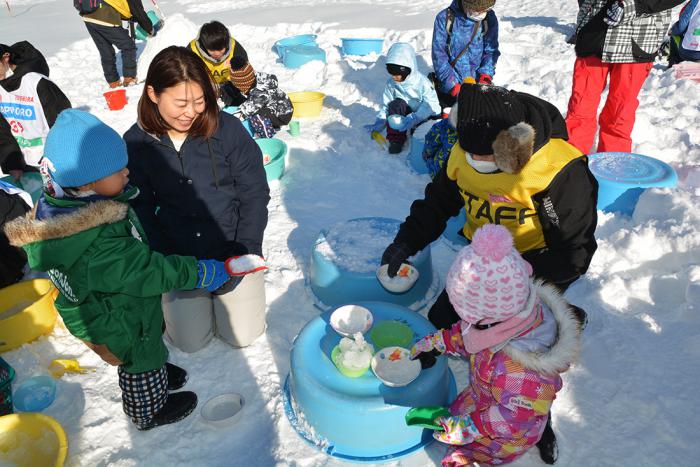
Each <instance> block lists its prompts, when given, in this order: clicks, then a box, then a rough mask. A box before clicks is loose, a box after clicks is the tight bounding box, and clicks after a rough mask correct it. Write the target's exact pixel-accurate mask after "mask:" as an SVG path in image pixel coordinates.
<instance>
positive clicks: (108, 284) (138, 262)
mask: <svg viewBox="0 0 700 467" xmlns="http://www.w3.org/2000/svg"><path fill="white" fill-rule="evenodd" d="M136 193H138V191H137V190H136V189H131V190H129V191H128V192H126V193H124V194H122V195H119V196H118V197H115V198H112V199H105V200H99V201H94V202H85V201H80V200H76V199H71V200H65V199H55V198H51V197H49V196H48V195H44V197H42V199H40V201H39V205H40V207H39V209H42V208H46V209H48V210H49V211H51V212H52V214H53V213H55V212H57V211H58V212H59V213H60V212H61V211H65V212H66V213H65V214H64V213H60V214H58V215H52V216H51V217H46V218H45V219H43V220H39V219H37V217H36V211H37V210H36V209H34V210H33V211H32V212H30V213H27V215H26V216H25V217H20V218H18V219H15V220H14V221H12V222H10V223H8V224H7V225H6V226H5V232H6V234H7V237H8V238H9V239H10V242H11V243H12V244H13V245H15V246H21V247H22V248H24V250H25V251H26V252H27V256H28V259H29V265H30V266H31V268H32V269H35V270H39V271H46V272H47V273H48V274H49V277H50V278H51V280H52V282H53V283H54V284H55V285H56V287H57V288H58V290H59V291H60V292H61V293H60V294H59V296H58V298H57V299H56V309H57V310H58V312H59V313H60V314H61V317H62V318H63V322H64V323H65V325H66V327H67V328H68V330H69V331H70V332H71V334H73V335H74V336H75V337H77V338H79V339H82V340H85V341H88V342H90V343H92V344H98V345H99V344H103V345H106V346H107V347H108V349H109V350H110V351H111V352H112V353H113V354H114V355H115V356H116V357H117V358H119V359H120V360H121V361H122V362H123V367H122V368H123V370H124V371H126V372H128V373H142V372H145V371H150V370H154V369H157V368H160V367H161V366H163V365H164V364H165V361H166V358H167V356H168V350H167V348H166V347H165V345H164V343H163V338H162V325H163V312H162V309H161V294H162V293H164V292H168V291H170V290H173V289H185V290H187V289H193V288H194V287H195V284H196V281H197V261H196V259H195V258H194V257H191V256H175V255H173V256H163V255H162V254H160V253H157V252H154V251H151V250H150V248H149V247H148V245H147V244H146V243H145V234H144V232H143V230H142V228H141V225H140V223H139V221H138V218H137V217H136V215H135V214H134V212H133V211H132V210H131V209H130V208H129V205H128V204H127V201H128V200H129V199H130V198H131V197H133V196H135V194H136ZM42 203H46V204H45V206H41V204H42Z"/></svg>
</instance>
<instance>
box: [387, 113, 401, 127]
mask: <svg viewBox="0 0 700 467" xmlns="http://www.w3.org/2000/svg"><path fill="white" fill-rule="evenodd" d="M403 119H404V117H402V116H401V115H389V116H388V117H387V121H388V122H389V126H390V127H391V128H393V129H394V130H398V129H399V128H400V127H401V124H402V123H403Z"/></svg>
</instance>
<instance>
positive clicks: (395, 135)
mask: <svg viewBox="0 0 700 467" xmlns="http://www.w3.org/2000/svg"><path fill="white" fill-rule="evenodd" d="M411 112H413V110H411V108H410V107H409V106H408V104H407V103H406V101H405V100H403V99H399V98H397V99H394V100H393V101H391V102H389V105H388V106H387V108H386V114H387V116H389V115H401V116H402V117H405V116H406V115H408V114H410V113H411ZM386 139H388V140H389V141H390V142H392V143H400V144H403V143H404V142H406V132H405V131H399V130H394V129H393V128H391V127H390V126H389V124H388V123H387V124H386Z"/></svg>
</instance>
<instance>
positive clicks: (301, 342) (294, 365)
mask: <svg viewBox="0 0 700 467" xmlns="http://www.w3.org/2000/svg"><path fill="white" fill-rule="evenodd" d="M357 304H358V305H361V306H363V307H366V308H368V309H369V310H370V311H371V312H372V315H373V316H374V324H373V326H376V325H377V324H379V323H382V322H386V321H399V322H402V323H404V324H406V325H408V326H409V327H410V328H411V330H412V331H413V338H412V341H411V345H412V344H413V343H415V342H416V341H417V340H418V339H419V338H421V337H423V336H425V335H427V334H430V333H432V332H435V327H434V326H433V325H432V324H430V322H429V321H428V320H427V319H425V318H424V317H423V316H421V315H420V314H418V313H416V312H415V311H412V310H410V309H408V308H404V307H401V306H398V305H394V304H390V303H382V302H357ZM333 311H334V310H333V309H332V310H329V311H327V312H325V313H323V314H321V315H320V316H318V317H316V318H314V319H312V320H311V321H310V322H309V323H307V324H306V326H305V327H304V328H303V329H302V330H301V332H300V333H299V335H298V336H297V337H296V339H295V341H294V345H293V347H292V352H291V365H290V373H289V376H288V377H287V381H286V383H285V392H284V396H285V412H286V413H287V416H288V417H289V419H290V422H291V424H292V426H293V427H294V428H295V429H296V430H297V432H298V433H299V434H300V435H301V436H302V437H303V438H304V439H306V440H307V441H308V442H309V443H311V444H312V445H314V446H316V447H317V448H319V449H321V450H323V451H324V452H326V453H327V454H330V455H331V456H334V457H338V458H341V459H345V460H348V461H353V462H383V461H388V460H390V459H396V458H399V457H402V456H405V455H408V454H411V453H412V452H414V451H416V450H418V449H421V448H423V447H424V446H425V445H427V444H428V443H430V442H432V440H433V438H432V436H431V435H432V431H431V430H425V429H422V428H420V427H417V426H407V425H406V422H405V415H406V412H407V411H408V410H409V409H410V408H411V407H419V406H436V405H438V406H447V405H448V404H449V403H450V402H451V401H452V400H453V399H454V397H455V395H456V385H455V381H454V377H453V376H452V373H451V372H450V370H449V368H448V366H447V358H445V357H439V358H438V359H437V363H436V364H435V365H434V366H433V367H432V368H429V369H426V370H423V371H421V374H420V375H419V376H418V378H417V379H415V380H414V381H413V382H411V383H410V384H408V385H407V386H404V387H388V386H386V385H384V384H382V382H381V381H380V380H379V379H377V377H376V376H375V375H374V373H373V372H372V371H371V370H370V371H367V372H366V373H365V374H364V375H362V376H360V377H358V378H348V377H346V376H343V375H342V374H341V373H340V372H339V371H338V370H337V369H336V367H335V365H334V364H333V362H332V360H331V352H332V350H333V348H334V347H335V346H336V345H338V343H339V342H340V336H339V335H338V334H337V333H336V332H335V331H334V330H333V329H332V328H331V326H330V315H331V313H332V312H333ZM365 338H366V339H367V341H368V342H369V343H370V344H372V345H374V342H372V336H371V330H370V332H367V333H365ZM377 350H379V349H377V348H375V351H377Z"/></svg>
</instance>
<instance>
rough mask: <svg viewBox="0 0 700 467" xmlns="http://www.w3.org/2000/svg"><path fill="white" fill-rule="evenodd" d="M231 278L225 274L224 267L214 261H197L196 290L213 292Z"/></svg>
mask: <svg viewBox="0 0 700 467" xmlns="http://www.w3.org/2000/svg"><path fill="white" fill-rule="evenodd" d="M230 278H231V276H229V275H228V273H227V272H226V266H224V263H222V262H221V261H216V260H215V259H200V260H199V261H197V285H195V288H196V289H207V290H208V291H209V292H213V291H215V290H216V289H218V288H219V287H221V286H222V285H224V284H225V283H226V281H228V280H229V279H230Z"/></svg>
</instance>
